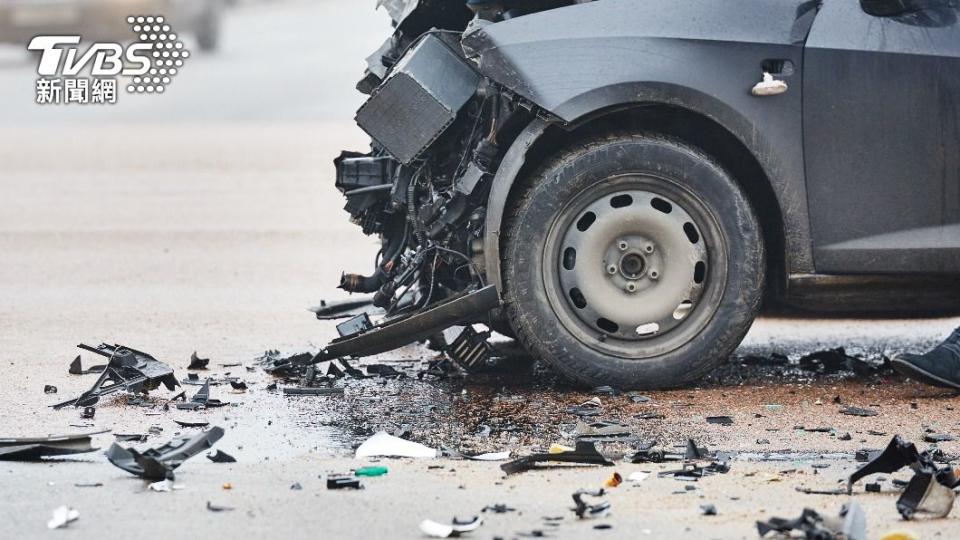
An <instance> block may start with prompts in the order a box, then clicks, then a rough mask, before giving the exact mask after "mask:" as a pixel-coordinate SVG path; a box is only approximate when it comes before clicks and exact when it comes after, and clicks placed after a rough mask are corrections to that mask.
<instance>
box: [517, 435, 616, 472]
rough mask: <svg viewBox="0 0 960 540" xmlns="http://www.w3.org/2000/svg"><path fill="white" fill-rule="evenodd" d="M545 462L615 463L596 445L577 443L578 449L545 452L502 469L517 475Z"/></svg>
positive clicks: (526, 457) (608, 464)
mask: <svg viewBox="0 0 960 540" xmlns="http://www.w3.org/2000/svg"><path fill="white" fill-rule="evenodd" d="M543 462H563V463H583V464H592V465H606V466H610V465H613V462H612V461H610V460H608V459H607V458H605V457H603V454H601V453H600V452H598V451H597V447H596V446H595V445H594V443H592V442H589V441H577V446H576V448H574V449H572V450H570V449H563V450H559V451H554V452H544V453H537V454H531V455H529V456H524V457H522V458H519V459H515V460H513V461H511V462H509V463H504V464H503V465H500V469H502V470H503V472H505V473H507V474H515V473H519V472H523V471H527V470H530V469H532V468H534V467H535V466H536V464H537V463H543Z"/></svg>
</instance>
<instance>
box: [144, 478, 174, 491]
mask: <svg viewBox="0 0 960 540" xmlns="http://www.w3.org/2000/svg"><path fill="white" fill-rule="evenodd" d="M147 487H149V488H150V491H159V492H164V493H166V492H170V491H174V490H177V491H179V490H181V489H183V486H181V485H179V484H174V483H173V482H171V481H170V480H169V479H167V480H161V481H159V482H154V483H152V484H150V485H149V486H147Z"/></svg>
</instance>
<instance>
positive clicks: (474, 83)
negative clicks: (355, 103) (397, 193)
mask: <svg viewBox="0 0 960 540" xmlns="http://www.w3.org/2000/svg"><path fill="white" fill-rule="evenodd" d="M479 84H480V76H479V75H478V74H477V73H476V72H475V71H474V70H473V68H472V67H470V65H469V64H467V62H466V61H465V60H464V59H463V58H462V57H460V56H459V55H457V53H455V52H454V51H453V50H452V49H451V48H450V47H448V46H447V45H446V44H445V43H444V42H443V40H442V39H440V38H439V37H437V36H436V35H434V34H426V35H424V37H423V38H422V39H421V40H420V41H419V42H418V43H417V44H416V45H415V46H414V47H413V48H412V49H411V50H410V51H409V52H408V53H407V54H406V55H405V56H404V57H403V58H401V59H400V61H399V62H397V64H396V65H395V66H394V68H393V71H391V72H390V74H389V75H387V78H386V79H385V80H384V82H383V84H381V85H380V86H379V87H378V88H377V89H376V90H374V92H373V94H372V95H371V96H370V99H368V100H367V102H366V103H364V104H363V105H362V106H361V107H360V109H359V110H358V111H357V117H356V120H357V124H358V125H359V126H360V127H361V128H362V129H363V130H364V131H366V132H367V133H368V134H370V136H371V137H373V138H374V139H375V140H376V141H377V142H378V143H380V144H381V145H382V146H383V147H384V148H385V149H386V150H387V151H388V152H389V153H390V154H391V155H393V156H394V157H396V158H397V159H398V160H399V161H400V162H401V163H403V164H404V165H407V164H410V162H412V161H413V160H414V159H416V158H417V157H418V156H419V155H420V154H421V153H422V152H423V151H424V150H426V148H427V147H429V146H430V145H431V144H432V143H433V142H434V141H435V140H436V139H437V137H439V136H440V135H441V134H442V133H443V132H444V130H446V129H447V128H448V127H449V126H450V124H452V123H453V122H454V120H456V118H457V113H458V112H459V111H460V109H461V108H462V107H463V106H464V105H465V104H466V103H467V101H468V100H469V99H470V98H471V97H472V96H473V95H474V93H475V92H476V91H477V88H478V86H479Z"/></svg>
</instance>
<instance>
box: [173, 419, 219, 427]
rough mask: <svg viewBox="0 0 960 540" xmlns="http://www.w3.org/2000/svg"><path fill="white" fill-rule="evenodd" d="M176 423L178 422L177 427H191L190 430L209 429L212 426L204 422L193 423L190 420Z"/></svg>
mask: <svg viewBox="0 0 960 540" xmlns="http://www.w3.org/2000/svg"><path fill="white" fill-rule="evenodd" d="M174 422H176V423H177V425H178V426H180V427H190V428H193V427H207V426H209V425H210V422H202V421H197V422H191V421H189V420H174Z"/></svg>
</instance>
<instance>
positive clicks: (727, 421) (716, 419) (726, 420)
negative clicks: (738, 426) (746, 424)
mask: <svg viewBox="0 0 960 540" xmlns="http://www.w3.org/2000/svg"><path fill="white" fill-rule="evenodd" d="M707 423H708V424H719V425H721V426H732V425H733V418H730V417H729V416H708V417H707Z"/></svg>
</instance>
